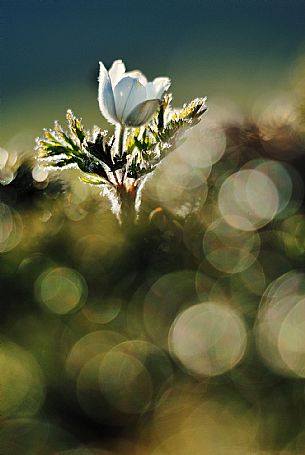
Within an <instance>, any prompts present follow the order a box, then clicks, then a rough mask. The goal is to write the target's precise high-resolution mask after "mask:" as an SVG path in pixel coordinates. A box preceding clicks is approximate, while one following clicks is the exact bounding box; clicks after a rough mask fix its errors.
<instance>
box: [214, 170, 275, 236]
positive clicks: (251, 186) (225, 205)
mask: <svg viewBox="0 0 305 455" xmlns="http://www.w3.org/2000/svg"><path fill="white" fill-rule="evenodd" d="M218 208H219V210H220V212H221V214H222V216H223V217H224V218H225V220H226V221H227V223H229V224H231V225H232V226H233V227H235V228H237V229H241V230H245V231H251V230H256V229H258V228H260V227H262V226H265V225H266V224H268V223H269V222H270V221H271V220H272V219H273V218H274V217H275V215H276V213H277V211H278V208H279V196H278V191H277V188H276V186H275V184H274V183H273V182H272V180H271V179H270V178H269V177H268V176H266V175H264V174H263V173H262V172H259V171H257V170H241V171H239V172H236V173H235V174H232V175H231V176H230V177H228V178H227V179H226V180H225V181H224V183H223V184H222V186H221V188H220V191H219V194H218Z"/></svg>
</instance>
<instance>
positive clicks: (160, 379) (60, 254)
mask: <svg viewBox="0 0 305 455" xmlns="http://www.w3.org/2000/svg"><path fill="white" fill-rule="evenodd" d="M0 4H1V32H0V33H1V40H0V41H1V62H2V70H1V143H0V271H1V275H0V290H1V300H0V311H1V322H0V455H189V454H190V453H194V454H195V453H196V454H198V455H292V454H298V455H302V454H304V452H305V430H304V428H305V382H304V378H305V368H304V365H305V348H304V346H305V335H304V334H305V330H304V327H305V273H304V260H305V214H304V183H305V161H304V154H305V85H304V80H305V78H304V75H305V71H304V68H305V61H304V46H305V36H304V23H305V4H304V1H301V0H295V1H291V2H288V1H282V0H277V1H260V0H259V1H250V0H245V1H233V0H228V1H224V0H223V1H220V0H215V1H213V2H211V1H190V2H188V3H187V2H183V1H180V0H177V1H166V2H161V1H159V0H156V1H154V2H149V1H141V2H140V1H137V0H136V1H116V0H113V1H103V0H101V1H97V0H89V1H85V0H75V1H66V0H62V1H61V0H41V1H39V0H36V1H34V0H27V1H17V0H6V1H4V0H0ZM117 58H122V59H123V60H124V61H125V63H126V65H127V68H128V69H134V68H139V69H141V70H142V71H143V72H144V74H145V75H146V76H147V78H148V79H149V80H152V79H153V78H154V77H156V76H160V75H164V76H169V77H171V79H172V87H171V91H172V93H173V96H174V105H176V106H181V105H182V104H183V103H184V102H186V101H188V100H190V99H192V98H194V97H197V96H204V95H207V96H208V106H209V110H208V113H207V114H205V115H204V117H203V119H202V121H201V122H200V123H199V125H197V126H196V127H194V128H193V129H192V130H191V131H190V132H189V133H188V135H187V136H186V140H185V142H184V143H183V144H182V145H180V146H179V148H178V149H177V150H175V151H173V152H171V154H170V155H169V157H167V158H166V159H165V160H164V165H163V166H161V167H160V169H158V170H157V171H156V173H155V175H154V176H153V177H152V178H151V179H150V180H149V181H148V182H147V184H146V186H145V187H144V190H143V194H142V205H141V211H140V214H139V220H138V224H137V225H136V226H134V227H133V228H131V229H129V230H127V229H126V230H124V229H122V228H121V226H120V225H119V223H118V221H117V219H116V217H115V216H114V214H113V213H112V212H111V209H110V204H109V201H108V200H107V198H105V197H103V196H102V195H101V194H100V192H101V189H100V188H96V187H92V186H89V185H87V184H84V183H83V182H82V181H81V180H80V179H79V177H80V172H79V171H76V170H68V171H64V172H62V173H57V172H54V171H52V172H51V171H48V170H45V169H43V168H41V167H39V166H37V165H36V163H35V161H34V155H35V152H34V150H33V148H34V139H35V136H37V135H40V134H41V131H42V129H43V128H44V127H47V128H50V127H52V124H53V121H54V119H58V120H60V121H61V122H64V116H65V112H66V110H67V109H68V108H71V109H72V110H73V111H74V112H75V114H76V115H77V116H81V117H83V120H84V123H85V126H86V127H90V126H91V125H92V124H94V123H96V124H97V125H99V126H102V127H105V128H107V125H106V122H105V120H104V119H103V118H102V116H101V115H100V113H99V109H98V103H97V72H98V61H99V60H102V61H103V62H104V63H105V65H106V67H107V68H108V67H110V65H111V63H112V61H113V60H114V59H117Z"/></svg>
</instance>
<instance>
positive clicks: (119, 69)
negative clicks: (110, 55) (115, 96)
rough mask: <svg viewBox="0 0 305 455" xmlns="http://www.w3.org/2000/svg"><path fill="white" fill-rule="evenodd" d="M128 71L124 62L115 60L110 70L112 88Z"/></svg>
mask: <svg viewBox="0 0 305 455" xmlns="http://www.w3.org/2000/svg"><path fill="white" fill-rule="evenodd" d="M125 71H126V68H125V65H124V63H123V62H122V60H115V61H114V62H113V63H112V66H111V68H110V70H109V77H110V80H111V84H112V88H114V87H115V86H116V85H117V83H118V82H119V81H120V80H121V79H122V77H123V76H124V74H125Z"/></svg>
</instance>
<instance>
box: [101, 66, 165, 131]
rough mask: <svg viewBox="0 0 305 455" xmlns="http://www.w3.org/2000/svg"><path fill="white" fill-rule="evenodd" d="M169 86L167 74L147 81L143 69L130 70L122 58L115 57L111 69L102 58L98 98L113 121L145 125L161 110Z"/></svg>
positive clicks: (130, 124)
mask: <svg viewBox="0 0 305 455" xmlns="http://www.w3.org/2000/svg"><path fill="white" fill-rule="evenodd" d="M169 86H170V80H169V78H167V77H157V78H156V79H154V80H153V82H147V79H146V77H145V76H144V75H143V74H142V73H141V72H140V71H137V70H136V71H130V72H126V68H125V65H124V63H123V62H122V60H115V61H114V62H113V64H112V66H111V68H110V70H109V71H107V70H106V68H105V66H104V64H103V63H102V62H100V74H99V93H98V101H99V106H100V110H101V112H102V114H103V115H104V117H105V118H106V119H107V120H108V121H109V122H110V123H113V124H121V125H124V126H127V127H139V126H141V125H144V124H145V123H147V122H148V121H149V120H150V118H151V117H152V115H153V114H154V113H155V112H156V111H157V110H158V108H159V105H160V103H161V99H162V97H163V94H164V92H165V91H166V90H167V89H168V88H169Z"/></svg>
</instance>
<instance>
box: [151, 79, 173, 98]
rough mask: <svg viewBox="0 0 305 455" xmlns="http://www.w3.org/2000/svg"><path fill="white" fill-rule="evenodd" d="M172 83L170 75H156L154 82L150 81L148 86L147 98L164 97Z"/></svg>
mask: <svg viewBox="0 0 305 455" xmlns="http://www.w3.org/2000/svg"><path fill="white" fill-rule="evenodd" d="M170 85H171V81H170V79H169V78H168V77H156V79H154V81H153V82H149V83H148V84H147V86H146V92H147V99H148V100H149V99H153V98H157V99H159V100H160V99H162V97H163V94H164V92H165V91H166V90H167V89H168V88H169V86H170Z"/></svg>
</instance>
